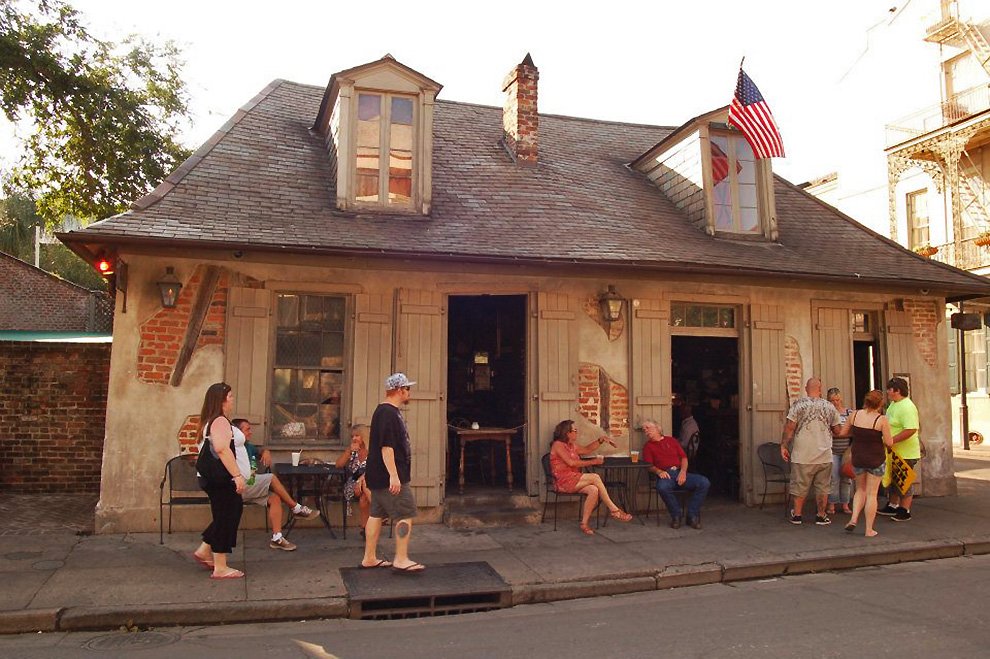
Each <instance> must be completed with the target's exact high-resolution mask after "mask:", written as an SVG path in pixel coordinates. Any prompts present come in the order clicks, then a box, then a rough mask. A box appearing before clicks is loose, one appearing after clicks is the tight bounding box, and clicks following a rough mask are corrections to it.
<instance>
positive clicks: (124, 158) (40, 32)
mask: <svg viewBox="0 0 990 659" xmlns="http://www.w3.org/2000/svg"><path fill="white" fill-rule="evenodd" d="M27 7H30V9H27ZM181 68H182V62H181V60H180V53H179V50H178V49H177V48H176V46H175V45H174V44H173V43H172V42H170V41H169V42H166V43H164V44H162V45H156V44H151V43H148V42H146V41H144V40H143V39H141V38H139V37H128V38H127V39H125V40H123V41H121V42H120V43H119V44H117V43H113V42H110V41H104V40H101V39H97V38H96V37H94V36H93V35H92V34H90V33H89V31H88V30H87V29H86V27H85V26H84V25H83V23H82V19H81V16H80V14H79V13H78V12H77V11H76V10H75V9H73V8H72V7H71V6H69V5H68V4H66V3H64V2H63V1H62V0H34V1H33V2H27V1H26V0H25V1H24V2H17V1H15V0H0V108H2V110H3V112H4V114H5V115H6V116H7V118H8V119H10V120H11V121H13V122H19V124H20V125H25V124H26V125H27V126H28V127H29V129H28V130H29V134H28V135H27V137H26V138H25V140H24V149H25V151H24V155H23V156H22V158H21V160H20V162H19V163H18V165H17V167H16V169H15V171H14V172H13V176H12V178H11V180H12V182H13V184H14V186H16V187H19V188H21V189H24V190H27V191H29V192H31V193H32V195H33V196H34V198H35V199H36V200H37V209H38V213H39V214H40V215H41V216H42V217H43V218H44V219H45V221H46V223H47V224H48V225H49V226H52V225H54V224H56V223H57V222H58V221H59V220H60V219H61V218H62V217H63V216H65V215H73V216H75V217H78V218H80V219H83V220H84V221H89V220H94V219H101V218H104V217H108V216H110V215H113V214H115V213H119V212H121V211H123V210H125V209H126V208H127V205H128V204H129V203H130V202H131V201H133V200H135V199H137V198H139V197H141V196H142V195H144V194H146V193H147V192H148V191H150V190H151V189H152V188H153V187H154V186H155V185H157V184H158V183H159V182H160V181H161V180H162V179H164V178H165V177H166V176H167V175H168V174H169V172H171V171H172V170H173V169H174V168H175V167H176V166H177V165H178V164H179V163H181V162H182V160H184V159H185V158H186V157H187V156H188V155H189V151H188V150H187V149H185V148H184V147H182V146H181V145H180V144H179V143H178V142H177V135H178V132H179V130H180V128H181V126H183V125H185V123H186V121H187V117H188V108H187V92H186V87H185V83H184V82H183V81H182V79H181V77H180V72H181Z"/></svg>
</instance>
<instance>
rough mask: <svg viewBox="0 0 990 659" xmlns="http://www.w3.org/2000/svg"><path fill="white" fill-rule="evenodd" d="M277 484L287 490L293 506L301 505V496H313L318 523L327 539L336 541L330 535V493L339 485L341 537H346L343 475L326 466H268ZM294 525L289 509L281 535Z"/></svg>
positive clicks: (327, 464) (339, 471)
mask: <svg viewBox="0 0 990 659" xmlns="http://www.w3.org/2000/svg"><path fill="white" fill-rule="evenodd" d="M272 471H274V472H275V473H276V474H277V475H278V478H279V480H280V481H282V482H283V483H284V484H285V489H286V490H288V491H289V494H291V495H292V498H293V499H295V500H296V502H297V503H301V501H300V498H301V497H303V496H313V497H315V498H316V506H317V509H318V510H319V511H320V521H322V522H323V526H325V527H326V529H327V531H330V537H331V538H333V539H334V540H336V539H337V534H336V533H334V532H333V525H332V524H331V523H330V515H329V512H330V505H329V504H330V503H331V502H330V494H331V493H330V490H331V489H332V486H333V484H334V481H337V482H338V483H339V486H340V502H341V515H340V518H341V524H342V528H343V532H344V538H347V501H346V500H345V499H344V483H345V482H346V480H347V472H346V471H345V470H344V469H340V468H338V467H337V466H335V465H333V464H329V463H319V464H301V465H292V464H290V463H288V462H276V463H274V464H273V465H272ZM295 524H296V516H295V515H294V514H293V513H292V509H291V508H290V509H289V519H288V520H287V521H286V523H285V527H284V529H283V531H282V532H283V534H285V535H289V531H291V530H292V527H293V526H295Z"/></svg>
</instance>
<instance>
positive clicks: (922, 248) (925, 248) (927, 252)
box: [914, 243, 938, 257]
mask: <svg viewBox="0 0 990 659" xmlns="http://www.w3.org/2000/svg"><path fill="white" fill-rule="evenodd" d="M914 253H915V254H920V255H921V256H924V257H931V256H934V255H935V254H937V253H938V247H935V246H934V245H932V244H931V243H925V244H924V245H918V246H917V247H915V248H914Z"/></svg>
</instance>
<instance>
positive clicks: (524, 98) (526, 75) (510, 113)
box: [502, 53, 540, 166]
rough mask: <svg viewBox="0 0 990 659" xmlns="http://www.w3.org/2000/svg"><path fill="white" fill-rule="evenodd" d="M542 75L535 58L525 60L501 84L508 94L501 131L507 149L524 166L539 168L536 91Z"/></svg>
mask: <svg viewBox="0 0 990 659" xmlns="http://www.w3.org/2000/svg"><path fill="white" fill-rule="evenodd" d="M539 79H540V72H539V71H538V70H537V69H536V65H535V64H533V58H532V57H530V55H529V53H526V57H525V59H523V61H522V62H520V63H519V64H518V65H516V67H515V68H514V69H512V70H511V71H509V75H507V76H505V81H504V82H503V83H502V91H504V92H505V109H504V110H503V111H502V128H503V129H504V131H505V146H506V148H507V149H508V150H509V153H511V154H512V157H513V158H515V160H516V162H517V163H519V164H522V165H534V166H535V165H536V161H537V143H538V140H537V133H538V128H539V125H540V118H539V115H538V114H537V112H536V88H537V81H539Z"/></svg>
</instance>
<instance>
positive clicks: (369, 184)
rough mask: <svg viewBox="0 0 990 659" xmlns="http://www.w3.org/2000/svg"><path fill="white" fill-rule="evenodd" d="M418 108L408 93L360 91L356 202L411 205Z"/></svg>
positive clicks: (356, 154)
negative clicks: (400, 94) (399, 94)
mask: <svg viewBox="0 0 990 659" xmlns="http://www.w3.org/2000/svg"><path fill="white" fill-rule="evenodd" d="M415 107H416V105H415V99H413V98H411V97H408V96H398V95H392V94H372V93H366V92H359V93H358V94H357V136H356V141H355V158H354V160H355V169H356V174H355V193H354V200H355V201H357V202H360V203H368V204H381V205H388V206H406V207H408V206H410V205H411V204H412V200H413V165H414V159H413V145H414V143H415V140H414V126H415V121H414V114H415Z"/></svg>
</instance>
